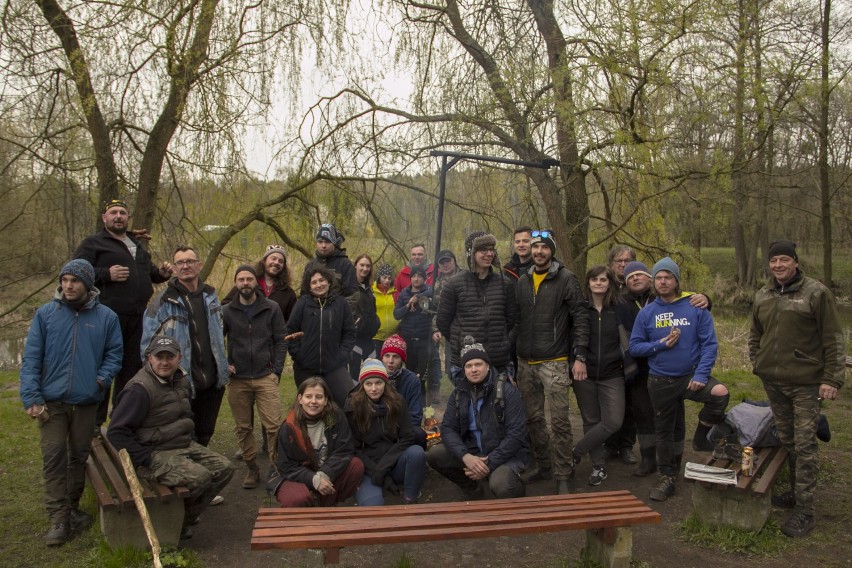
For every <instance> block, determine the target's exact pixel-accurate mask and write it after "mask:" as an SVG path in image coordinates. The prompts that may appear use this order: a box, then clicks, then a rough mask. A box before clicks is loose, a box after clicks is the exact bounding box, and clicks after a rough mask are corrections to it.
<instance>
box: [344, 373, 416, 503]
mask: <svg viewBox="0 0 852 568" xmlns="http://www.w3.org/2000/svg"><path fill="white" fill-rule="evenodd" d="M358 379H359V382H358V388H357V389H356V390H354V391H352V394H351V395H350V396H349V400H347V401H346V417H347V418H348V419H349V425H350V427H351V428H352V436H353V438H354V439H355V455H356V456H357V457H358V458H359V459H360V460H361V461H362V462H363V463H364V478H363V480H362V481H361V485H360V486H359V487H358V490H357V492H356V493H355V500H356V501H357V503H358V505H361V506H368V505H384V503H385V498H384V489H389V490H391V491H394V490H396V489H397V488H398V487H402V501H403V503H405V504H411V503H415V502H417V498H418V497H419V496H420V487H421V486H422V485H423V479H424V478H425V477H426V453H425V452H424V451H423V448H422V447H421V446H419V445H417V444H415V443H414V434H413V432H412V426H411V421H410V420H409V417H408V407H407V405H406V403H405V401H404V400H403V399H402V397H401V396H399V394H398V393H397V392H396V390H395V389H394V388H393V385H392V384H391V383H389V382H388V373H387V371H386V370H385V366H384V365H383V364H382V362H381V361H379V360H378V359H367V360H366V361H364V364H363V365H361V372H360V374H359V376H358Z"/></svg>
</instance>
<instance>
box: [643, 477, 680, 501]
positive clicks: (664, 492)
mask: <svg viewBox="0 0 852 568" xmlns="http://www.w3.org/2000/svg"><path fill="white" fill-rule="evenodd" d="M674 493H675V478H674V477H672V476H670V475H661V476H660V480H659V481H658V482H657V486H656V487H654V488H653V489H651V494H650V495H649V497H650V498H651V499H652V500H654V501H665V500H666V499H668V498H669V497H671V496H672V495H674Z"/></svg>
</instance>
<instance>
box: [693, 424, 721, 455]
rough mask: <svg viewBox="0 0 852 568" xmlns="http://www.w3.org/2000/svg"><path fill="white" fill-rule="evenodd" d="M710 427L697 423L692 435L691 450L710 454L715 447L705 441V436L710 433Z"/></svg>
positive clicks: (708, 441)
mask: <svg viewBox="0 0 852 568" xmlns="http://www.w3.org/2000/svg"><path fill="white" fill-rule="evenodd" d="M711 428H712V426H707V425H706V424H702V423H701V422H699V423H698V426H696V427H695V434H693V435H692V449H693V450H695V451H696V452H712V451H713V449H714V448H715V447H716V445H715V444H714V443H713V442H711V441H710V440H708V439H707V434H709V433H710V429H711Z"/></svg>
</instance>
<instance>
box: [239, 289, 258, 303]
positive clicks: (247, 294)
mask: <svg viewBox="0 0 852 568" xmlns="http://www.w3.org/2000/svg"><path fill="white" fill-rule="evenodd" d="M254 291H255V289H254V288H253V287H252V288H249V287H246V288H240V296H242V297H243V299H244V300H250V299H251V298H252V297H254Z"/></svg>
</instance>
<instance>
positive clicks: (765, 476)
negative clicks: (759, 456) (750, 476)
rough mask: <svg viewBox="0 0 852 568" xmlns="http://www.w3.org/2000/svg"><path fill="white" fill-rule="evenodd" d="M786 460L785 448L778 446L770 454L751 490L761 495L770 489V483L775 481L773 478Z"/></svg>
mask: <svg viewBox="0 0 852 568" xmlns="http://www.w3.org/2000/svg"><path fill="white" fill-rule="evenodd" d="M786 461H787V450H785V449H784V448H778V451H777V452H775V454H774V455H773V456H772V460H771V461H770V462H769V463H768V464H767V465H766V466H765V467H764V468H763V469H762V470H761V471H760V479H759V480H758V481H757V483H755V484H754V487H752V491H754V492H755V493H759V494H761V495H763V494H765V493H766V492H767V491H769V490H770V489H772V484H773V483H775V478H776V477H777V476H778V472H779V471H780V470H781V468H782V467H783V466H784V463H785V462H786Z"/></svg>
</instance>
